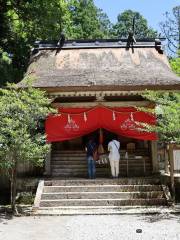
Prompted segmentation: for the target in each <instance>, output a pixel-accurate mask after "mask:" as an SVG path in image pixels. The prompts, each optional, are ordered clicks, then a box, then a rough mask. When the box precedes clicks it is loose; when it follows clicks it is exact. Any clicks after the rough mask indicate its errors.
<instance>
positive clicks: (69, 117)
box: [68, 114, 71, 123]
mask: <svg viewBox="0 0 180 240" xmlns="http://www.w3.org/2000/svg"><path fill="white" fill-rule="evenodd" d="M68 123H71V116H70V115H69V114H68Z"/></svg>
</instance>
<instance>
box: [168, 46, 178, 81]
mask: <svg viewBox="0 0 180 240" xmlns="http://www.w3.org/2000/svg"><path fill="white" fill-rule="evenodd" d="M177 55H178V57H176V58H171V59H170V65H171V68H172V70H173V71H174V72H175V73H176V74H177V75H178V76H179V77H180V50H179V53H178V54H177Z"/></svg>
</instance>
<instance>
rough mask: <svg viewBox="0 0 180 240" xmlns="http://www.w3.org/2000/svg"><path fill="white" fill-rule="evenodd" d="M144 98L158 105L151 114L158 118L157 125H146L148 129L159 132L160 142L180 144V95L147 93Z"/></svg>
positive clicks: (157, 92) (161, 92)
mask: <svg viewBox="0 0 180 240" xmlns="http://www.w3.org/2000/svg"><path fill="white" fill-rule="evenodd" d="M142 96H143V97H145V98H146V99H148V100H150V101H151V102H154V104H155V105H156V107H155V109H154V110H151V112H153V113H155V115H156V117H157V125H156V126H155V127H152V126H148V125H146V126H145V127H146V129H147V130H150V131H155V132H157V133H158V135H159V138H160V141H163V142H166V143H170V142H176V143H180V93H173V92H164V91H146V92H145V93H143V94H142ZM144 110H145V111H146V109H144Z"/></svg>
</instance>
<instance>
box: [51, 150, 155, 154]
mask: <svg viewBox="0 0 180 240" xmlns="http://www.w3.org/2000/svg"><path fill="white" fill-rule="evenodd" d="M120 152H121V153H122V154H125V153H126V152H127V150H125V149H121V150H120ZM135 153H138V154H139V153H142V154H143V153H144V154H147V155H148V154H149V153H150V152H149V151H148V150H146V149H136V150H135V152H134V153H129V154H135ZM52 154H62V155H74V154H76V155H78V154H86V152H85V151H84V150H80V151H77V150H68V151H63V150H52Z"/></svg>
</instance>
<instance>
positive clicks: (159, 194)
mask: <svg viewBox="0 0 180 240" xmlns="http://www.w3.org/2000/svg"><path fill="white" fill-rule="evenodd" d="M163 197H164V193H163V191H152V192H59V193H43V194H42V195H41V199H42V200H46V199H47V200H51V199H52V200H54V199H110V198H113V199H141V198H143V199H150V198H163Z"/></svg>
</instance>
